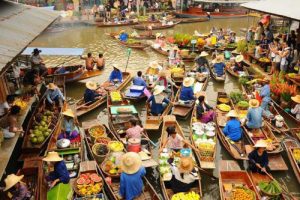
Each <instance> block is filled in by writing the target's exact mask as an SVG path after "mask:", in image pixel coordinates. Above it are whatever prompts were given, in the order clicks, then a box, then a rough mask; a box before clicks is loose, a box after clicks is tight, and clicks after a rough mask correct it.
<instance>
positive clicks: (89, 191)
mask: <svg viewBox="0 0 300 200" xmlns="http://www.w3.org/2000/svg"><path fill="white" fill-rule="evenodd" d="M102 186H103V183H102V179H101V177H100V176H99V175H98V174H96V173H91V174H90V173H84V174H81V175H80V176H79V178H78V179H77V180H76V187H77V189H78V192H79V194H80V195H82V196H90V195H94V194H98V193H99V192H100V191H101V189H102Z"/></svg>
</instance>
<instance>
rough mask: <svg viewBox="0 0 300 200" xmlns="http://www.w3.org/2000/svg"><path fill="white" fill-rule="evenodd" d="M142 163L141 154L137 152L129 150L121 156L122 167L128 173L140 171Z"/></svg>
mask: <svg viewBox="0 0 300 200" xmlns="http://www.w3.org/2000/svg"><path fill="white" fill-rule="evenodd" d="M141 165H142V160H141V158H140V156H139V154H137V153H135V152H128V153H126V154H124V155H123V156H122V158H121V169H122V171H123V172H125V173H126V174H134V173H136V172H137V171H139V169H140V167H141Z"/></svg>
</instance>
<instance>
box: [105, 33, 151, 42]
mask: <svg viewBox="0 0 300 200" xmlns="http://www.w3.org/2000/svg"><path fill="white" fill-rule="evenodd" d="M107 35H109V36H110V37H112V38H116V36H118V35H119V33H117V32H112V33H107ZM129 38H130V39H135V40H154V39H155V38H156V36H155V35H149V34H147V33H144V34H143V33H141V34H138V36H132V35H130V34H129Z"/></svg>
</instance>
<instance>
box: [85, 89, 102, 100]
mask: <svg viewBox="0 0 300 200" xmlns="http://www.w3.org/2000/svg"><path fill="white" fill-rule="evenodd" d="M98 96H100V95H99V94H98V93H97V92H95V91H93V90H90V89H86V90H85V92H84V102H85V103H87V102H93V101H95V99H96V97H98Z"/></svg>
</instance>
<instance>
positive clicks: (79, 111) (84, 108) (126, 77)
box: [75, 72, 132, 117]
mask: <svg viewBox="0 0 300 200" xmlns="http://www.w3.org/2000/svg"><path fill="white" fill-rule="evenodd" d="M122 75H123V82H122V83H121V84H120V85H111V84H109V82H108V81H106V82H104V83H103V84H102V86H103V87H104V88H105V90H107V91H110V90H123V89H124V88H125V87H126V86H127V84H128V83H129V82H130V81H131V79H132V76H131V74H130V73H129V72H122ZM106 97H107V95H105V96H102V97H101V98H100V99H97V100H96V101H94V102H92V103H91V104H86V103H85V102H84V98H81V99H80V100H79V101H78V102H77V103H76V107H75V108H76V115H77V117H80V116H82V115H84V114H86V113H88V112H90V111H92V110H94V109H95V108H97V107H99V106H100V105H102V104H103V103H106Z"/></svg>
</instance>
